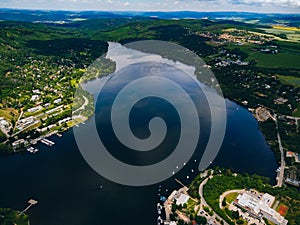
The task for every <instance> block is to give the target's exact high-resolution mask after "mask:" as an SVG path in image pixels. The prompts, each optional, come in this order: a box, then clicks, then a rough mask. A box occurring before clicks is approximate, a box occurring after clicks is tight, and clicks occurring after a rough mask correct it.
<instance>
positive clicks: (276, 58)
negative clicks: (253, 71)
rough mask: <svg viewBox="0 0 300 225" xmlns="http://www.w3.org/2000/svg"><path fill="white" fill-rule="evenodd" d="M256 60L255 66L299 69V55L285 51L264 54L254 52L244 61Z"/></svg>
mask: <svg viewBox="0 0 300 225" xmlns="http://www.w3.org/2000/svg"><path fill="white" fill-rule="evenodd" d="M250 60H256V61H257V66H259V67H264V68H273V69H274V68H293V69H300V63H299V62H300V56H298V55H292V54H287V53H278V54H264V53H260V52H254V53H253V54H251V55H250V56H249V57H248V58H247V59H246V61H250Z"/></svg>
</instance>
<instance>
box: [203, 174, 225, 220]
mask: <svg viewBox="0 0 300 225" xmlns="http://www.w3.org/2000/svg"><path fill="white" fill-rule="evenodd" d="M209 178H212V176H210V177H209ZM209 178H206V179H205V180H204V181H202V183H201V184H200V185H199V195H200V209H199V212H198V215H201V213H200V212H201V211H202V209H203V207H204V206H206V207H209V208H210V209H211V207H210V206H209V205H208V204H207V203H206V201H205V199H204V196H203V187H204V185H205V184H206V183H207V181H208V179H209ZM211 210H212V209H211ZM213 212H214V215H213V216H209V215H208V216H206V218H207V221H210V220H211V219H213V220H214V221H216V218H218V219H219V220H220V221H221V220H223V221H224V225H229V224H228V223H227V222H226V221H225V220H224V219H223V218H222V217H221V216H219V215H218V214H216V212H215V211H213ZM205 214H207V213H205ZM201 216H203V215H201ZM214 224H220V223H219V222H217V221H216V222H215V223H214Z"/></svg>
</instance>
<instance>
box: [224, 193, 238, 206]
mask: <svg viewBox="0 0 300 225" xmlns="http://www.w3.org/2000/svg"><path fill="white" fill-rule="evenodd" d="M238 195H239V194H238V193H230V194H228V195H226V201H227V202H228V203H229V204H231V203H232V202H233V201H234V200H235V199H236V198H237V196H238Z"/></svg>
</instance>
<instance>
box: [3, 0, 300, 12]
mask: <svg viewBox="0 0 300 225" xmlns="http://www.w3.org/2000/svg"><path fill="white" fill-rule="evenodd" d="M0 8H26V9H65V10H113V11H115V10H118V11H119V10H120V11H124V10H126V11H136V10H137V11H179V10H193V11H248V12H282V13H286V12H293V13H300V0H0Z"/></svg>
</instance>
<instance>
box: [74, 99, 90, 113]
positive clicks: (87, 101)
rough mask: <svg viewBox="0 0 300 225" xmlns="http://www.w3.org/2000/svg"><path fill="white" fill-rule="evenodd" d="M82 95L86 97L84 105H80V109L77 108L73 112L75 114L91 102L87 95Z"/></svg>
mask: <svg viewBox="0 0 300 225" xmlns="http://www.w3.org/2000/svg"><path fill="white" fill-rule="evenodd" d="M82 97H83V98H84V103H83V104H82V106H80V107H79V108H78V109H76V110H75V111H74V112H73V114H74V113H75V112H77V111H80V110H83V109H84V108H85V107H86V106H87V105H88V104H89V100H88V99H87V97H85V96H84V95H83V96H82Z"/></svg>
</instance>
